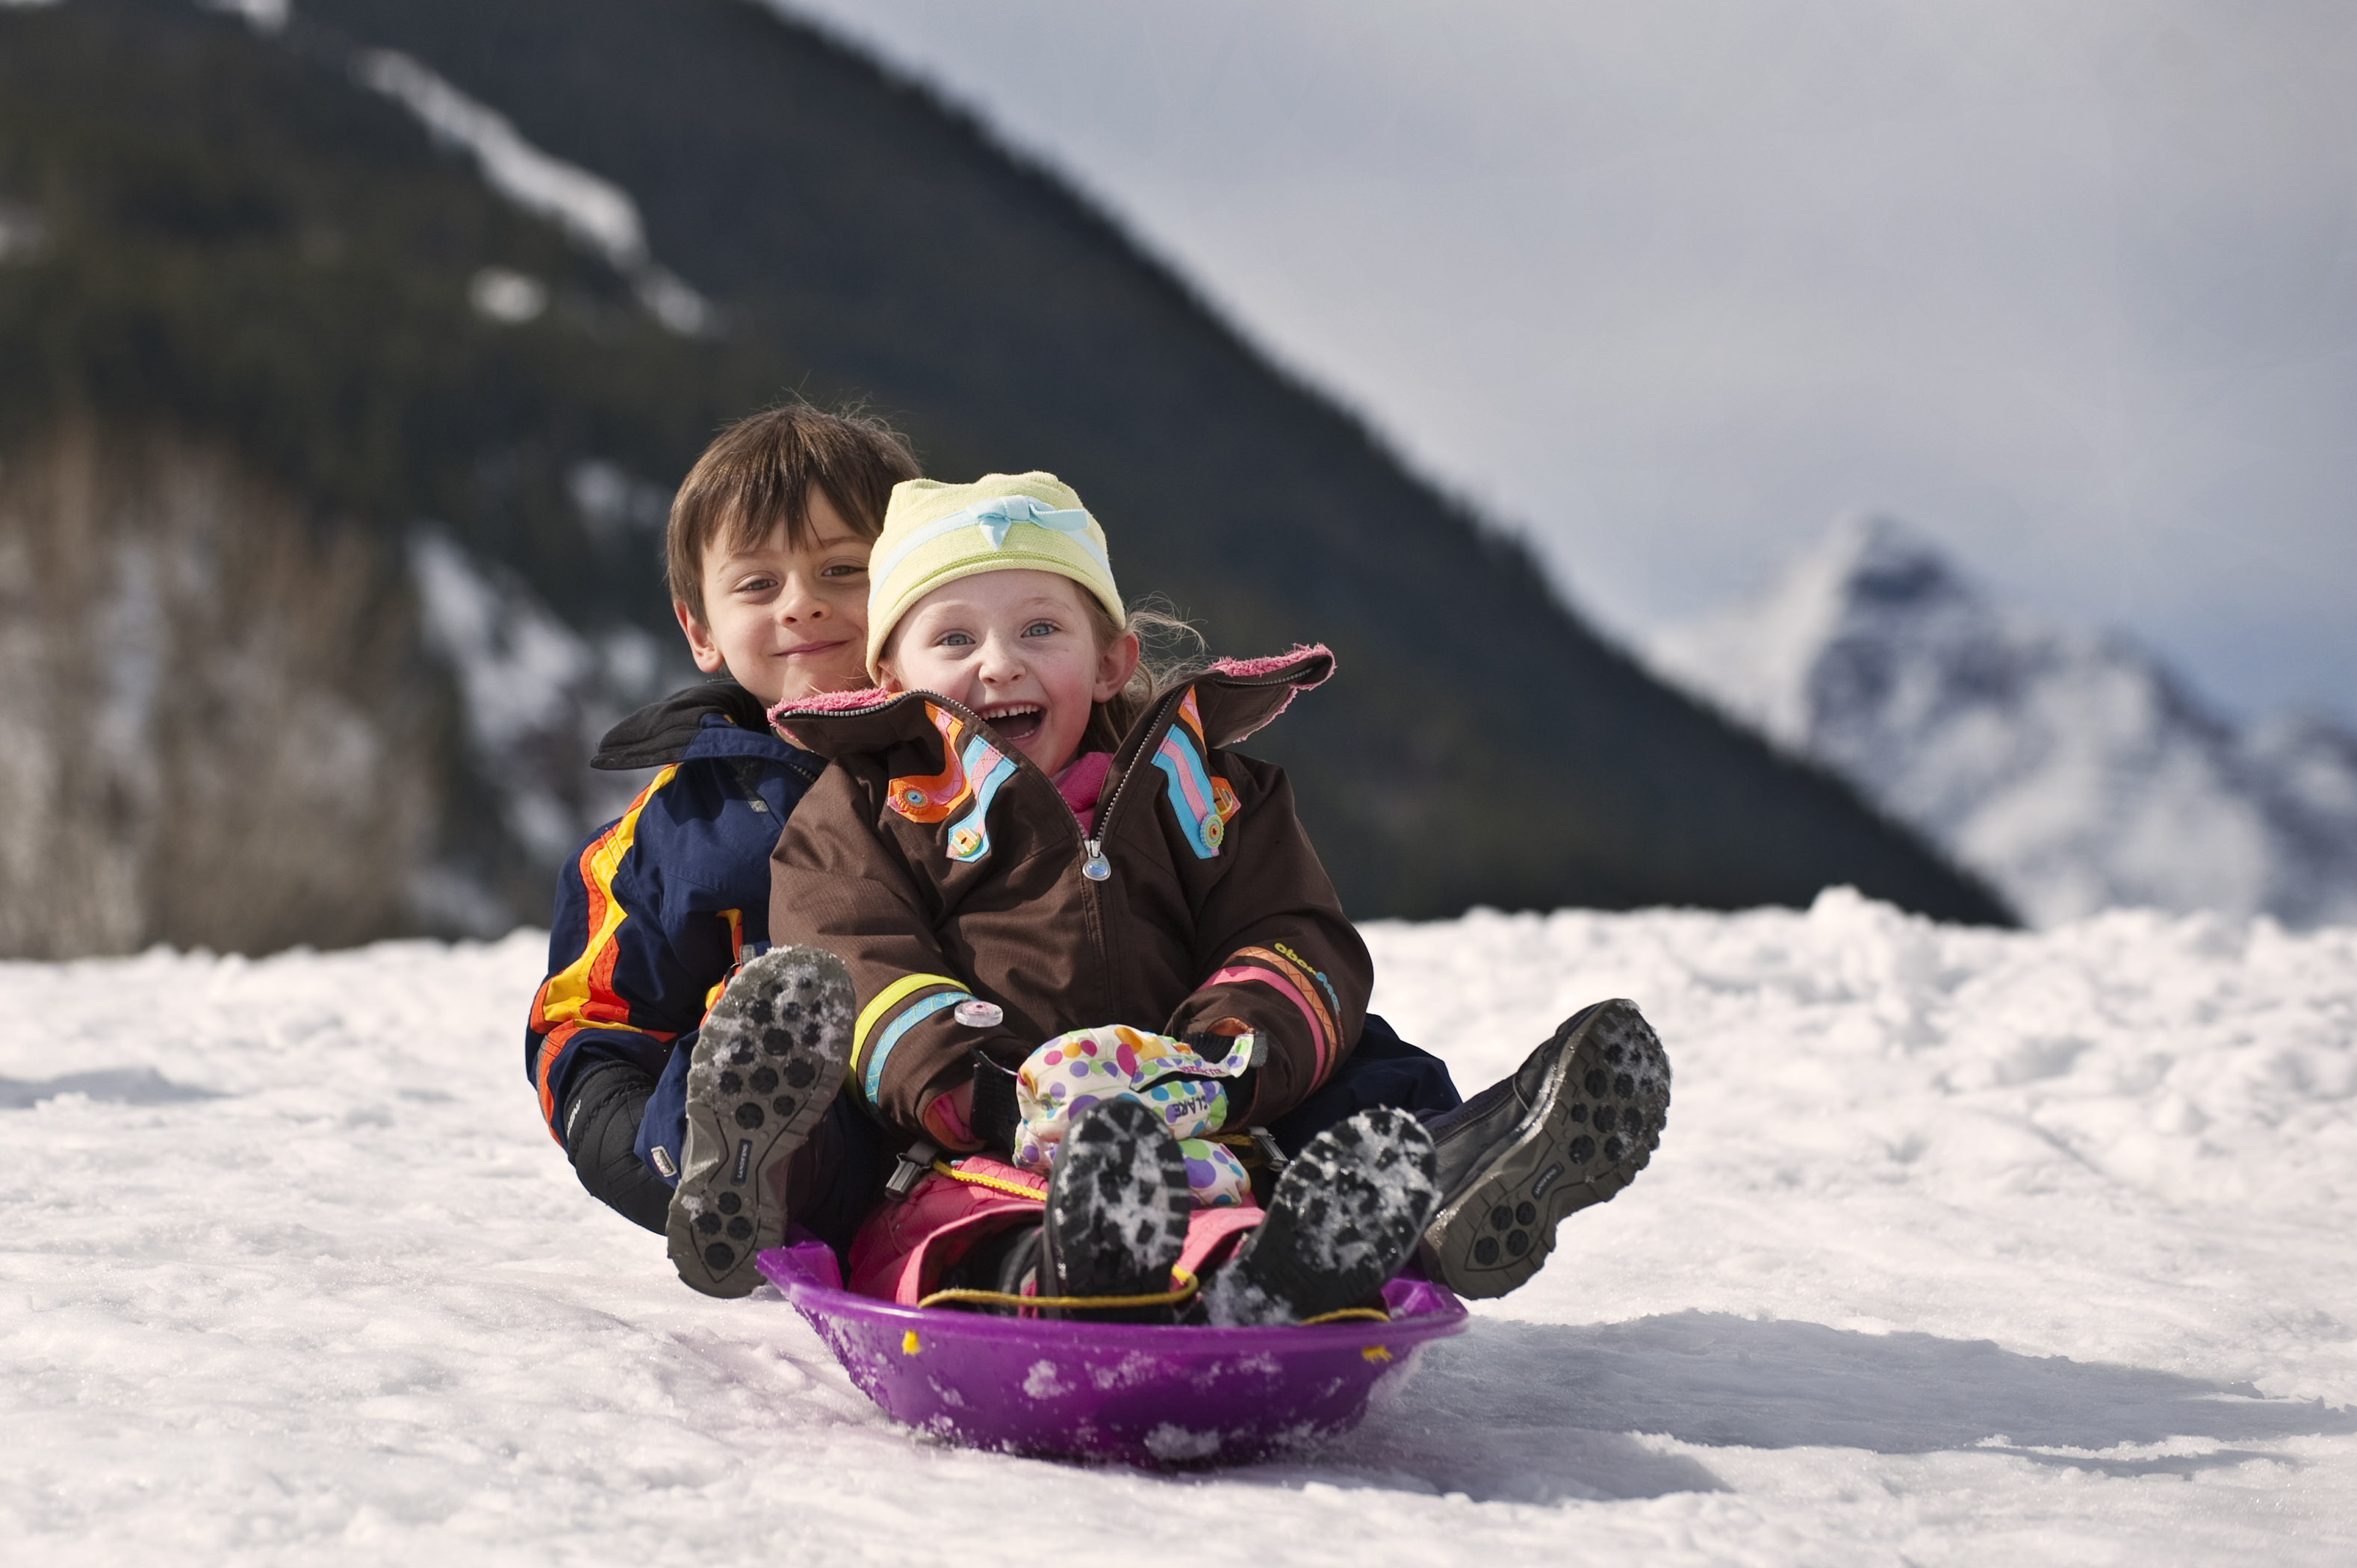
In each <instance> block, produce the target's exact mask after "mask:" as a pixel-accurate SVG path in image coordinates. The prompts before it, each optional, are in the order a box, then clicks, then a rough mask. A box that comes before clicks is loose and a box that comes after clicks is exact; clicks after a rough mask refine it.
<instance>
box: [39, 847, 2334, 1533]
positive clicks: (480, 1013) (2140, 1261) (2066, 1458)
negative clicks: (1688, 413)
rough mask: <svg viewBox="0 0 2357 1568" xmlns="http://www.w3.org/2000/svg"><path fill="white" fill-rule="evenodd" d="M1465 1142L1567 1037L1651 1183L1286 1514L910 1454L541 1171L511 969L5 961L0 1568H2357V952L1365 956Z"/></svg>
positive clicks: (1967, 936) (1966, 946) (1479, 925)
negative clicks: (1571, 1024)
mask: <svg viewBox="0 0 2357 1568" xmlns="http://www.w3.org/2000/svg"><path fill="white" fill-rule="evenodd" d="M1369 936H1370V940H1371V941H1372V945H1373V947H1374V949H1375V952H1376V957H1377V961H1378V966H1379V972H1380V974H1381V975H1382V982H1381V986H1380V991H1379V995H1378V1003H1379V1005H1380V1006H1381V1007H1382V1008H1383V1010H1384V1011H1386V1012H1387V1013H1388V1014H1389V1015H1391V1016H1392V1017H1393V1018H1394V1021H1395V1022H1397V1023H1398V1024H1399V1026H1401V1029H1402V1031H1403V1032H1404V1033H1405V1034H1406V1035H1407V1036H1409V1037H1410V1038H1413V1039H1417V1040H1421V1041H1425V1042H1427V1043H1429V1044H1431V1045H1432V1046H1433V1047H1436V1048H1438V1049H1440V1050H1442V1051H1443V1052H1445V1053H1446V1054H1447V1055H1448V1058H1449V1059H1450V1061H1451V1062H1452V1064H1453V1065H1454V1066H1455V1067H1456V1069H1457V1070H1458V1078H1459V1080H1460V1081H1461V1082H1463V1083H1465V1084H1466V1085H1468V1086H1471V1085H1474V1084H1478V1083H1480V1082H1482V1081H1485V1080H1486V1079H1488V1078H1490V1077H1491V1076H1492V1075H1493V1074H1495V1073H1498V1072H1500V1071H1502V1070H1504V1069H1506V1068H1508V1067H1510V1066H1511V1065H1512V1062H1513V1061H1514V1060H1515V1059H1516V1058H1518V1057H1519V1056H1520V1054H1521V1053H1522V1051H1523V1048H1524V1047H1526V1046H1527V1045H1528V1044H1529V1043H1530V1042H1531V1041H1532V1040H1533V1039H1534V1038H1536V1037H1537V1036H1539V1035H1540V1034H1541V1033H1543V1032H1544V1030H1545V1029H1546V1028H1547V1027H1548V1026H1551V1025H1552V1024H1553V1023H1554V1022H1555V1020H1556V1019H1557V1018H1558V1017H1559V1016H1561V1015H1563V1014H1564V1013H1566V1012H1567V1011H1569V1010H1570V1009H1571V1008H1572V1007H1573V1006H1574V1005H1576V1004H1578V1003H1580V1002H1582V1001H1585V1000H1587V999H1589V998H1591V997H1595V996H1599V995H1607V994H1615V993H1620V994H1627V995H1631V996H1634V997H1636V998H1638V999H1639V1000H1640V1001H1641V1003H1642V1004H1643V1005H1644V1006H1645V1008H1646V1010H1647V1012H1648V1014H1649V1015H1651V1016H1652V1018H1653V1019H1654V1020H1655V1021H1656V1023H1657V1024H1658V1025H1659V1026H1660V1027H1661V1030H1662V1033H1663V1037H1664V1038H1665V1040H1666V1041H1667V1042H1668V1044H1669V1046H1670V1048H1671V1053H1672V1058H1673V1060H1674V1064H1675V1069H1676V1074H1677V1078H1676V1099H1675V1101H1674V1106H1673V1112H1672V1116H1671V1121H1670V1130H1669V1133H1668V1136H1667V1138H1666V1139H1665V1141H1664V1143H1663V1150H1662V1153H1661V1155H1659V1157H1658V1158H1657V1159H1656V1160H1655V1162H1654V1165H1653V1166H1652V1169H1651V1170H1650V1171H1648V1172H1647V1173H1646V1174H1645V1175H1644V1176H1643V1177H1642V1178H1641V1180H1640V1181H1639V1182H1638V1184H1637V1186H1636V1187H1633V1188H1631V1190H1630V1191H1629V1192H1628V1193H1626V1194H1624V1195H1623V1196H1622V1197H1620V1199H1619V1200H1617V1201H1616V1202H1614V1203H1612V1204H1611V1205H1609V1206H1608V1207H1607V1208H1603V1209H1600V1210H1595V1211H1591V1212H1590V1213H1588V1214H1587V1215H1583V1216H1580V1217H1577V1218H1576V1219H1573V1220H1572V1221H1570V1222H1569V1223H1567V1224H1566V1227H1565V1230H1564V1235H1563V1245H1562V1246H1561V1247H1560V1248H1559V1250H1558V1251H1557V1252H1556V1254H1555V1259H1554V1261H1553V1262H1552V1264H1551V1265H1550V1267H1549V1269H1548V1270H1547V1272H1546V1273H1544V1274H1542V1275H1541V1276H1540V1277H1539V1278H1538V1279H1537V1280H1536V1281H1535V1282H1534V1283H1533V1284H1532V1285H1531V1286H1530V1287H1528V1288H1527V1289H1525V1290H1524V1291H1523V1292H1522V1293H1521V1294H1518V1295H1515V1296H1513V1297H1511V1298H1509V1299H1507V1300H1504V1301H1501V1302H1496V1303H1491V1304H1487V1305H1481V1306H1480V1307H1479V1308H1477V1320H1476V1322H1475V1324H1474V1326H1473V1327H1472V1329H1471V1331H1470V1332H1469V1333H1468V1334H1467V1335H1466V1336H1465V1337H1462V1338H1460V1339H1458V1340H1455V1341H1453V1342H1450V1343H1448V1344H1446V1345H1444V1346H1441V1347H1439V1348H1437V1349H1436V1350H1435V1351H1434V1352H1433V1353H1432V1354H1431V1355H1430V1357H1429V1358H1428V1359H1427V1360H1426V1363H1425V1364H1424V1366H1423V1367H1422V1368H1421V1369H1419V1370H1418V1372H1417V1374H1416V1377H1415V1380H1414V1381H1413V1382H1412V1383H1411V1384H1410V1386H1409V1387H1408V1388H1407V1389H1406V1391H1405V1393H1404V1394H1403V1395H1402V1397H1400V1398H1399V1399H1398V1400H1396V1401H1395V1402H1393V1403H1392V1404H1391V1405H1390V1406H1389V1407H1388V1408H1386V1409H1384V1410H1383V1411H1380V1412H1378V1413H1377V1414H1376V1415H1375V1416H1373V1417H1372V1419H1371V1420H1370V1421H1369V1422H1368V1423H1367V1424H1366V1425H1365V1426H1364V1427H1363V1428H1361V1430H1360V1431H1359V1432H1358V1433H1357V1434H1353V1435H1352V1436H1351V1437H1350V1438H1348V1439H1346V1440H1344V1441H1342V1442H1340V1443H1339V1444H1335V1445H1334V1446H1332V1447H1331V1448H1329V1449H1328V1450H1326V1451H1323V1452H1320V1453H1317V1454H1312V1455H1303V1456H1300V1457H1298V1458H1297V1459H1295V1460H1293V1461H1291V1462H1289V1463H1286V1464H1284V1465H1280V1466H1268V1467H1263V1468H1257V1469H1250V1470H1241V1471H1231V1472H1222V1473H1214V1474H1210V1475H1196V1476H1179V1477H1155V1476H1146V1475H1135V1474H1130V1473H1127V1472H1122V1471H1113V1472H1106V1471H1085V1470H1077V1469H1072V1468H1068V1467H1064V1466H1054V1465H1049V1464H1043V1463H1039V1462H1035V1461H1029V1460H1022V1459H1015V1458H1008V1457H1005V1456H1001V1455H984V1454H974V1453H967V1452H961V1451H958V1450H954V1449H949V1448H944V1447H941V1446H938V1445H936V1444H931V1443H926V1442H919V1441H916V1440H913V1439H912V1438H910V1437H909V1435H908V1434H906V1433H904V1432H902V1431H900V1430H899V1429H897V1428H895V1427H893V1426H891V1425H890V1424H888V1423H886V1422H885V1421H884V1420H883V1419H882V1418H881V1417H880V1416H879V1415H878V1414H877V1412H875V1411H874V1410H873V1408H872V1407H870V1406H868V1405H867V1404H866V1402H865V1401H864V1400H862V1399H861V1398H860V1397H859V1396H858V1395H857V1394H856V1393H855V1392H854V1391H852V1390H851V1389H850V1387H849V1385H848V1383H847V1382H846V1381H845V1379H844V1377H843V1375H842V1373H841V1372H840V1371H839V1370H838V1369H836V1368H835V1366H834V1364H833V1362H832V1361H831V1359H829V1358H828V1357H827V1355H826V1353H825V1352H824V1351H823V1349H822V1348H820V1346H819V1344H818V1342H817V1340H816V1339H815V1338H814V1337H813V1335H812V1334H811V1333H810V1332H809V1331H808V1330H807V1329H806V1328H805V1327H804V1326H802V1323H801V1321H800V1320H799V1319H798V1318H797V1317H796V1316H795V1315H794V1314H793V1313H792V1311H791V1310H790V1309H789V1308H787V1307H785V1306H784V1305H782V1304H781V1303H780V1302H779V1301H778V1300H777V1299H776V1298H775V1297H774V1296H772V1295H770V1294H769V1293H767V1292H766V1291H765V1292H764V1293H762V1294H759V1295H757V1296H755V1297H753V1298H750V1299H748V1300H746V1301H741V1302H733V1303H722V1302H713V1301H707V1300H705V1299H703V1298H701V1297H698V1296H694V1295H693V1294H689V1293H688V1292H687V1291H685V1290H684V1289H683V1288H682V1287H681V1286H680V1285H678V1284H677V1283H675V1282H674V1281H673V1279H672V1278H671V1277H670V1270H669V1268H668V1266H667V1265H666V1263H665V1262H664V1261H663V1257H662V1247H661V1245H660V1243H659V1242H658V1241H657V1240H655V1239H654V1238H652V1237H650V1236H648V1235H646V1234H644V1233H642V1232H639V1231H636V1230H632V1229H630V1227H629V1226H628V1225H626V1224H625V1223H624V1222H623V1221H621V1220H620V1219H617V1218H615V1217H614V1216H612V1215H610V1214H608V1213H607V1212H606V1211H604V1210H603V1209H601V1208H597V1206H596V1205H595V1204H593V1203H592V1202H591V1201H590V1200H589V1199H588V1198H587V1197H584V1196H583V1195H582V1194H581V1192H580V1191H579V1190H578V1188H577V1187H576V1186H575V1185H574V1182H573V1177H572V1176H571V1173H570V1172H569V1171H568V1170H567V1168H566V1167H565V1164H564V1163H563V1161H562V1159H561V1158H560V1157H559V1155H558V1154H557V1152H556V1150H555V1149H554V1146H553V1145H551V1144H550V1143H549V1142H548V1140H547V1137H546V1135H545V1134H544V1133H542V1132H541V1131H540V1130H539V1127H538V1125H537V1117H536V1114H535V1107H534V1105H533V1101H532V1097H531V1095H530V1093H529V1092H528V1091H527V1090H526V1088H525V1086H524V1083H523V1079H522V1070H521V1065H520V1064H521V1056H522V1051H521V1044H520V1029H521V1020H522V1015H523V1008H524V1004H525V1001H526V998H527V996H528V994H529V992H530V989H531V987H532V985H533V983H534V981H535V980H536V979H537V977H538V972H539V961H540V953H539V950H538V947H537V944H536V942H535V941H534V940H533V939H532V938H530V937H528V936H517V937H514V938H511V939H509V940H504V941H501V942H499V943H496V944H493V945H489V946H460V947H455V948H446V947H440V946H435V945H430V944H400V945H390V946H382V947H377V948H372V949H368V950H362V951H358V952H349V953H338V954H333V955H327V956H320V955H310V954H287V955H284V956H281V957H277V958H273V959H269V960H264V961H241V960H236V959H221V960H217V959H212V958H209V957H205V956H201V955H194V956H189V955H174V954H169V953H162V952H157V953H151V954H148V955H146V956H144V957H140V958H136V959H131V960H124V961H102V962H101V961H92V962H83V963H74V964H61V965H33V964H16V965H0V1016H5V1018H6V1019H7V1020H8V1023H7V1025H6V1026H5V1029H0V1150H5V1156H6V1157H5V1159H0V1211H5V1214H6V1215H7V1216H8V1219H9V1224H8V1230H7V1237H6V1242H5V1248H0V1557H5V1560H7V1561H10V1562H40V1563H45V1564H66V1563H101V1562H103V1563H117V1562H122V1561H126V1560H129V1561H140V1562H162V1563H229V1562H234V1563H241V1564H245V1563H316V1562H321V1561H326V1560H329V1559H331V1558H332V1559H333V1560H334V1561H337V1562H339V1563H404V1564H410V1563H419V1562H430V1561H442V1562H449V1563H468V1564H474V1563H625V1562H638V1563H647V1562H654V1561H658V1560H660V1561H663V1562H673V1563H684V1562H702V1563H731V1562H746V1563H751V1562H773V1563H784V1562H795V1563H833V1562H842V1561H854V1560H856V1561H873V1562H878V1563H901V1564H906V1563H932V1562H950V1563H959V1564H961V1565H963V1564H967V1563H976V1564H981V1563H1025V1564H1031V1563H1082V1562H1088V1563H1107V1562H1137V1563H1145V1562H1149V1561H1153V1562H1163V1563H1168V1562H1173V1561H1191V1560H1194V1559H1189V1558H1186V1557H1183V1556H1182V1555H1181V1554H1182V1553H1184V1552H1187V1551H1188V1550H1189V1548H1190V1547H1192V1548H1195V1549H1196V1550H1198V1551H1200V1552H1216V1553H1218V1554H1220V1556H1221V1557H1222V1558H1226V1557H1232V1556H1235V1555H1236V1554H1238V1553H1240V1552H1241V1553H1243V1554H1244V1555H1245V1556H1246V1557H1248V1559H1249V1560H1250V1561H1253V1562H1255V1563H1350V1564H1353V1565H1359V1564H1366V1563H1391V1562H1412V1563H1434V1562H1445V1563H1458V1562H1465V1563H1522V1562H1534V1561H1540V1560H1546V1561H1551V1562H1558V1563H1586V1562H1598V1563H1601V1562H1611V1563H1631V1562H1643V1563H1690V1562H1691V1563H1902V1562H1903V1563H1919V1564H1932V1563H1986V1562H2007V1563H2010V1562H2016V1561H2029V1562H2054V1563H2107V1562H2133V1563H2138V1564H2139V1565H2144V1564H2161V1563H2213V1562H2218V1561H2222V1560H2226V1559H2229V1558H2230V1557H2234V1556H2242V1555H2249V1556H2252V1557H2255V1558H2259V1559H2262V1560H2266V1561H2269V1562H2309V1563H2345V1562H2348V1561H2350V1560H2351V1559H2352V1555H2357V1328H2352V1325H2351V1315H2352V1312H2357V1245H2352V1240H2351V1238H2352V1235H2357V929H2345V928H2343V929H2326V930H2322V931H2319V932H2316V933H2312V934H2309V935H2303V936H2289V935H2286V934H2284V933H2283V932H2281V931H2280V930H2278V929H2276V928H2275V927H2274V926H2272V925H2270V924H2267V923H2266V922H2259V923H2255V924H2238V923H2231V922H2225V921H2222V920H2219V919H2217V918H2210V917H2187V918H2164V917H2158V916H2151V915H2138V914H2113V915H2107V916H2104V917H2102V918H2097V919H2094V920H2091V921H2087V922H2084V923H2081V924H2076V925H2070V926H2065V927H2061V928H2060V929H2053V930H2050V931H2046V932H2042V933H2038V934H2008V933H1998V932H1986V931H1967V930H1960V929H1946V928H1941V927H1935V926H1932V925H1928V924H1925V923H1923V922H1921V921H1918V920H1915V919H1911V918H1906V917H1903V916H1900V915H1898V914H1896V913H1894V912H1893V911H1891V910H1890V909H1889V908H1883V907H1881V906H1878V905H1873V904H1869V903H1867V902H1864V901H1862V900H1860V899H1858V898H1857V897H1855V896H1852V895H1848V894H1844V893H1833V894H1828V895H1827V896H1825V897H1824V898H1822V899H1821V900H1820V901H1819V902H1818V904H1817V906H1816V907H1815V908H1813V909H1812V910H1810V911H1808V912H1806V913H1792V912H1776V911H1766V912H1759V913H1753V914H1747V915H1741V916H1735V917H1723V916H1713V915H1703V914H1691V913H1677V912H1650V913H1641V914H1634V915H1621V916H1609V915H1594V914H1586V913H1577V912H1574V913H1564V914H1559V915H1555V916H1554V917H1551V918H1537V917H1503V916H1496V915H1484V914H1476V915H1473V916H1469V917H1468V918H1465V919H1463V920H1460V921H1454V922H1448V923H1445V924H1437V925H1428V926H1405V925H1383V926H1377V927H1374V928H1372V929H1371V930H1370V932H1369Z"/></svg>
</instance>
